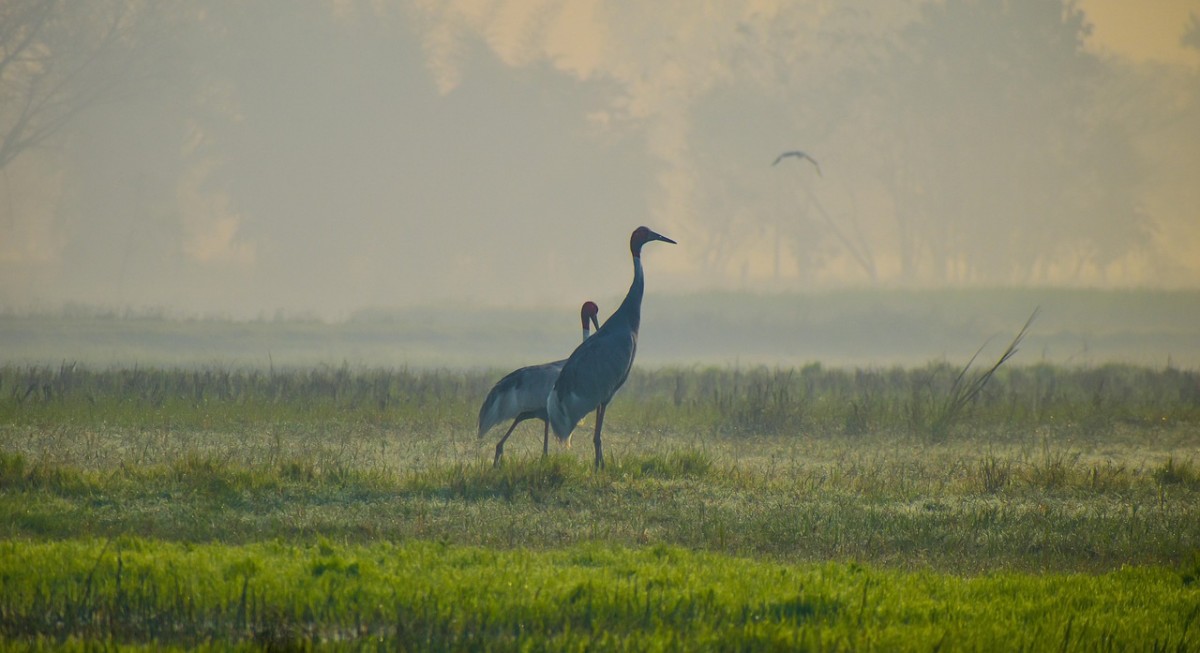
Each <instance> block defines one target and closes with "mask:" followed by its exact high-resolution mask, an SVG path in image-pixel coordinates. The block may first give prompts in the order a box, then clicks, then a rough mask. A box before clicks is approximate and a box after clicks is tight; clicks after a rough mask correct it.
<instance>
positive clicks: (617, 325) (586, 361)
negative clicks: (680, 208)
mask: <svg viewBox="0 0 1200 653" xmlns="http://www.w3.org/2000/svg"><path fill="white" fill-rule="evenodd" d="M655 240H661V241H663V242H665V243H671V244H675V241H673V240H671V239H670V238H667V237H666V236H663V235H662V234H657V233H655V232H653V231H651V230H650V229H648V228H646V227H638V228H637V229H634V231H633V235H631V236H630V237H629V251H630V253H632V254H633V283H632V284H630V286H629V292H628V293H627V294H626V295H625V301H623V302H621V305H620V306H619V307H618V308H617V310H616V312H615V313H613V314H612V315H611V316H610V317H609V318H608V320H606V321H605V322H604V325H603V326H601V327H600V328H599V329H598V330H597V331H596V333H595V335H593V336H592V337H591V338H588V339H587V340H584V341H583V344H581V345H579V346H578V347H576V348H575V351H574V352H572V353H571V357H570V358H568V359H567V362H566V364H564V365H563V368H562V371H561V372H559V374H558V380H557V381H555V382H554V390H552V391H551V392H550V396H549V397H548V398H547V399H546V415H547V416H548V417H549V419H550V428H552V429H554V435H555V437H557V438H558V439H559V440H565V441H570V438H571V431H574V430H575V425H576V424H578V423H579V420H580V419H582V418H583V416H584V415H587V414H588V413H590V412H591V411H593V410H594V411H596V433H595V435H594V436H593V438H592V442H593V444H595V445H596V469H602V468H603V467H604V448H603V446H602V445H601V442H600V432H601V431H602V430H603V428H604V411H605V409H606V408H607V407H608V402H609V401H612V398H613V395H614V394H616V392H617V390H618V389H619V388H620V387H621V385H622V384H623V383H625V379H626V378H627V377H628V376H629V370H630V368H632V367H633V356H634V354H636V353H637V337H638V326H639V325H640V323H641V321H642V293H643V291H644V288H645V281H644V279H643V274H642V245H645V244H646V243H648V242H651V241H655Z"/></svg>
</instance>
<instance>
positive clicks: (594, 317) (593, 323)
mask: <svg viewBox="0 0 1200 653" xmlns="http://www.w3.org/2000/svg"><path fill="white" fill-rule="evenodd" d="M588 317H589V319H591V321H592V326H593V327H594V328H595V329H596V330H597V331H599V330H600V321H599V320H597V319H596V316H595V315H590V316H588Z"/></svg>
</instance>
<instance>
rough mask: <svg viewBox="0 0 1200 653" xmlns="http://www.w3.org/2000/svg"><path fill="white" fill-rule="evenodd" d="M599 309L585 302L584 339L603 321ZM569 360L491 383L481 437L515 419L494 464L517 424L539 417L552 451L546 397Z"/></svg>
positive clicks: (582, 313) (582, 317) (482, 412)
mask: <svg viewBox="0 0 1200 653" xmlns="http://www.w3.org/2000/svg"><path fill="white" fill-rule="evenodd" d="M599 313H600V308H599V307H598V306H596V304H595V303H593V302H584V303H583V307H582V308H580V309H579V321H580V322H582V323H583V339H584V340H587V338H588V334H589V333H591V331H590V329H589V327H590V326H591V325H595V326H596V329H597V330H599V328H600V323H599V322H597V321H596V316H597V315H598V314H599ZM566 362H567V359H565V358H564V359H563V360H560V361H554V362H553V363H543V364H542V365H530V366H528V367H522V368H521V369H519V370H514V371H512V372H509V373H508V374H506V375H505V376H504V378H502V379H500V380H499V381H497V382H496V385H494V386H492V389H491V391H489V392H488V394H487V398H485V399H484V400H483V405H482V406H480V407H479V437H481V438H482V437H483V436H484V434H486V433H487V432H488V431H489V430H491V428H492V427H493V426H495V425H497V424H499V423H500V422H503V421H504V420H506V419H511V420H512V421H513V423H512V426H509V427H508V430H507V431H505V432H504V437H502V438H500V442H498V443H497V444H496V457H495V458H494V459H492V466H493V467H496V466H499V465H500V457H501V456H503V455H504V443H505V441H507V440H508V436H510V435H512V432H513V429H515V428H517V424H520V423H521V422H524V421H525V420H527V419H534V418H537V419H540V420H542V422H544V428H543V429H542V455H543V456H545V455H546V454H548V453H549V452H550V422H548V421H547V420H546V397H547V396H549V395H550V389H551V388H553V387H554V380H555V379H556V378H558V372H559V371H560V370H561V369H562V366H563V364H564V363H566Z"/></svg>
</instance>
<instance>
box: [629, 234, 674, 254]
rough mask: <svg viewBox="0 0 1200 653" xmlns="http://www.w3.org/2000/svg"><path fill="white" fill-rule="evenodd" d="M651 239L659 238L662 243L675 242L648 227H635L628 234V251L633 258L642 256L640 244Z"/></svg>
mask: <svg viewBox="0 0 1200 653" xmlns="http://www.w3.org/2000/svg"><path fill="white" fill-rule="evenodd" d="M652 240H661V241H663V242H664V243H671V244H672V245H675V244H677V243H676V242H675V241H673V240H671V239H670V238H667V237H666V236H664V235H662V234H660V233H655V232H654V231H653V230H651V229H650V228H649V227H638V228H637V229H634V230H633V234H632V235H630V236H629V251H630V253H632V254H633V257H634V258H641V257H642V245H645V244H646V243H648V242H650V241H652Z"/></svg>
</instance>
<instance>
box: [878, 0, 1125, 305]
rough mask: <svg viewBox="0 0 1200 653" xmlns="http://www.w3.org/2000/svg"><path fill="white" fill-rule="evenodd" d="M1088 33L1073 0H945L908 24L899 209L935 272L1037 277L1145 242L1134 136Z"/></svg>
mask: <svg viewBox="0 0 1200 653" xmlns="http://www.w3.org/2000/svg"><path fill="white" fill-rule="evenodd" d="M1089 31H1090V26H1089V25H1088V23H1087V21H1086V17H1085V15H1084V14H1083V12H1082V11H1081V10H1079V9H1078V7H1077V6H1076V5H1075V3H1074V2H1072V1H1070V0H1066V1H1060V0H1010V1H1008V2H989V1H983V0H947V2H944V3H930V4H928V5H926V6H925V7H924V8H923V10H922V14H921V18H920V20H919V21H917V22H916V23H915V24H913V25H912V26H911V27H910V28H909V29H907V30H906V31H905V32H904V33H903V34H902V36H901V38H900V41H899V44H898V45H899V51H898V53H897V57H896V58H895V59H894V60H893V61H892V62H891V63H890V65H888V66H886V67H885V69H884V73H885V74H884V76H883V79H884V80H886V84H887V86H886V88H887V89H888V92H887V101H888V102H887V103H888V105H889V107H890V108H891V109H892V115H893V116H894V118H895V120H896V122H895V123H894V124H895V129H896V130H897V133H896V137H897V138H899V139H900V140H901V142H902V143H903V147H902V151H901V152H897V153H896V154H897V155H898V157H899V158H901V159H903V162H899V161H898V162H897V163H898V165H899V166H900V172H899V173H898V174H900V175H903V178H902V179H901V180H900V181H899V182H898V183H896V184H895V185H894V192H896V193H897V194H898V197H897V198H896V202H897V205H898V206H902V207H907V209H906V212H905V213H902V214H899V215H898V216H897V219H898V220H900V221H902V223H903V225H902V226H903V227H904V229H905V230H906V232H907V233H908V234H910V235H911V236H912V237H913V241H912V243H911V244H910V246H911V247H912V250H913V251H912V252H911V254H912V255H913V256H916V257H919V258H923V259H924V260H925V261H926V264H927V273H928V275H929V276H931V277H932V278H933V279H935V280H938V281H987V282H993V283H994V282H1024V281H1036V280H1038V277H1039V276H1040V275H1042V274H1044V273H1045V271H1046V270H1047V269H1048V268H1049V267H1050V266H1051V265H1052V264H1058V265H1060V266H1061V264H1062V261H1063V259H1064V258H1069V259H1071V260H1073V261H1075V267H1076V270H1077V271H1079V270H1082V269H1083V268H1084V267H1085V266H1086V265H1094V266H1096V267H1097V268H1100V269H1103V267H1104V266H1105V265H1107V264H1109V263H1111V262H1112V261H1113V260H1115V259H1116V258H1119V257H1120V256H1121V255H1123V254H1125V253H1126V252H1128V251H1129V250H1130V249H1132V248H1136V247H1138V246H1140V245H1141V244H1143V243H1144V242H1146V232H1145V229H1144V226H1145V221H1144V216H1142V215H1140V214H1139V213H1138V212H1137V211H1136V210H1135V206H1136V186H1137V182H1138V179H1139V176H1138V175H1139V167H1138V163H1137V158H1136V156H1135V154H1134V151H1133V147H1132V144H1131V142H1130V140H1129V137H1128V134H1127V133H1125V132H1124V131H1122V130H1120V129H1117V128H1116V127H1115V122H1114V121H1113V120H1110V119H1108V118H1107V117H1106V116H1104V115H1102V114H1100V113H1098V111H1097V109H1096V103H1095V101H1094V100H1095V96H1094V91H1095V88H1096V85H1097V84H1098V82H1099V80H1100V79H1101V76H1102V75H1103V73H1104V67H1103V65H1102V63H1101V61H1100V60H1099V59H1097V58H1096V57H1095V56H1094V55H1092V54H1090V53H1088V52H1087V51H1085V50H1084V47H1083V43H1084V39H1085V38H1086V36H1087V35H1088V33H1089ZM908 272H909V273H910V274H915V273H916V264H915V263H913V264H911V266H910V269H909V271H908Z"/></svg>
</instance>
